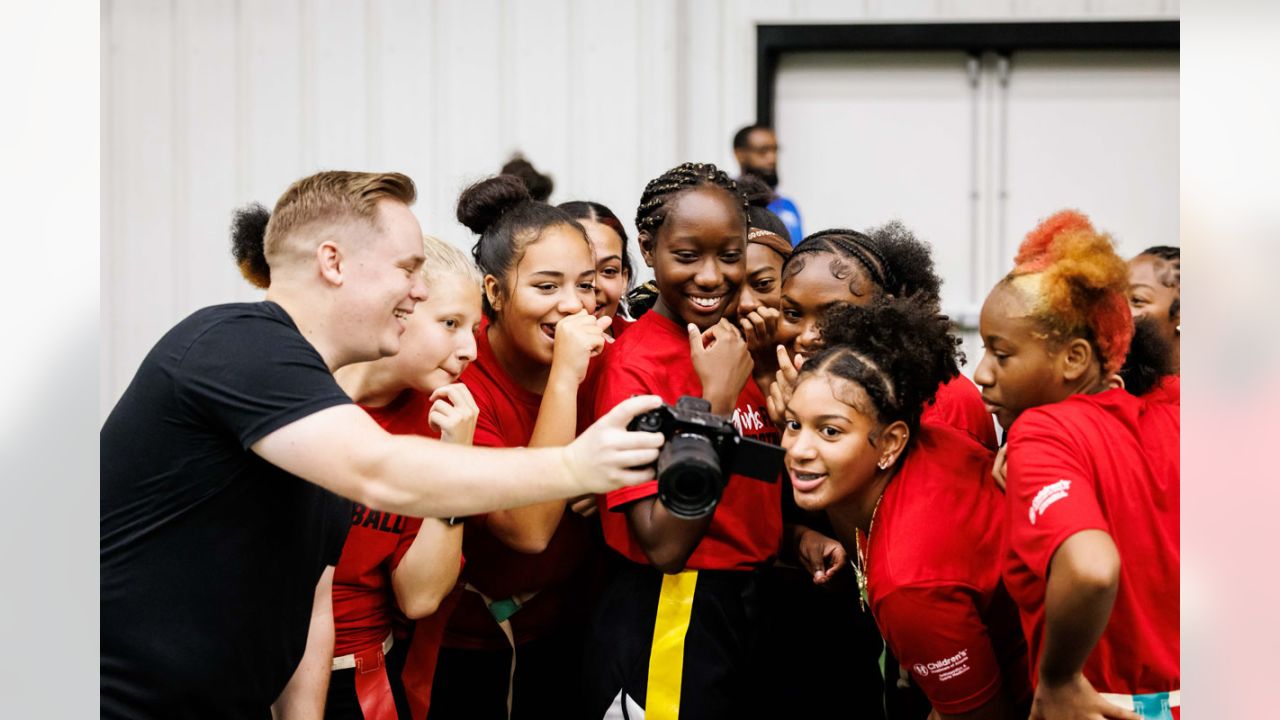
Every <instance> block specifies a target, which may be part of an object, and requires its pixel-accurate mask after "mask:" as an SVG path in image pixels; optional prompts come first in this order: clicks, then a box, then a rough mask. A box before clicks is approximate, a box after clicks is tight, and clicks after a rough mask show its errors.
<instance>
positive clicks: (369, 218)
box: [263, 170, 417, 267]
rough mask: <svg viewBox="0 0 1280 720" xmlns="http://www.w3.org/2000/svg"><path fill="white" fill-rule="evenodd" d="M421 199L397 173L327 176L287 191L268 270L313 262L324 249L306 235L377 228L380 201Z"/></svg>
mask: <svg viewBox="0 0 1280 720" xmlns="http://www.w3.org/2000/svg"><path fill="white" fill-rule="evenodd" d="M416 198H417V189H416V188H415V187H414V185H413V180H411V179H409V176H408V175H404V174H402V173H397V172H390V173H369V172H352V171H348V170H326V171H324V172H318V173H316V174H315V175H310V176H308V177H305V178H302V179H301V180H298V181H297V182H295V183H293V184H292V185H290V186H289V189H288V190H285V191H284V194H283V195H281V196H280V199H279V200H277V201H276V206H275V209H274V210H272V211H271V220H270V221H269V222H268V223H267V230H266V237H265V239H264V242H263V245H264V247H263V249H264V253H265V255H266V259H267V264H268V265H270V266H271V267H280V266H282V265H284V264H287V263H290V262H294V261H299V260H304V259H308V258H310V256H311V255H312V253H314V252H315V248H316V245H317V244H318V243H315V242H307V241H306V240H304V239H303V237H302V235H303V231H305V230H308V229H323V230H330V229H331V228H341V227H342V226H344V225H346V224H348V223H352V222H365V223H368V224H369V225H370V226H373V227H377V226H378V201H379V200H383V199H389V200H397V201H399V202H402V203H404V204H405V205H412V204H413V201H414V200H415V199H416Z"/></svg>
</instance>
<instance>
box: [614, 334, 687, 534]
mask: <svg viewBox="0 0 1280 720" xmlns="http://www.w3.org/2000/svg"><path fill="white" fill-rule="evenodd" d="M663 389H664V388H663V387H661V386H660V385H659V384H658V383H656V382H654V381H653V379H652V378H651V377H650V376H649V373H648V372H646V370H645V368H643V367H641V366H639V365H638V364H636V363H628V362H627V359H626V358H623V357H621V356H618V355H614V356H613V358H612V362H610V363H608V364H607V365H605V367H604V372H602V373H601V378H600V382H599V384H598V385H597V387H596V407H595V417H597V418H598V417H600V416H601V415H604V414H605V413H607V412H609V411H610V410H612V409H613V407H614V406H615V405H617V404H618V403H620V402H622V401H623V400H626V399H627V398H629V397H632V396H634V395H648V394H657V395H662V396H663V398H662V399H663V401H664V402H675V398H669V397H666V395H669V394H670V393H663V392H662V390H663ZM657 494H658V481H657V480H650V481H649V482H644V483H640V484H639V485H632V486H631V487H625V488H622V489H620V490H614V491H613V492H610V493H608V494H606V495H605V500H604V505H605V507H606V508H608V509H609V510H617V509H618V508H620V507H622V506H623V505H626V504H627V503H631V502H635V501H636V500H643V499H644V498H647V497H652V496H654V495H657Z"/></svg>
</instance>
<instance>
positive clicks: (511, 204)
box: [457, 175, 591, 320]
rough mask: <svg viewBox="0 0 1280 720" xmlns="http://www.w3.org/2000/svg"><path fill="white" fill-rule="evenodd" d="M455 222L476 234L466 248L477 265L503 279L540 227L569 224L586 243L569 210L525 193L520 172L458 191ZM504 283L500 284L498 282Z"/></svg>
mask: <svg viewBox="0 0 1280 720" xmlns="http://www.w3.org/2000/svg"><path fill="white" fill-rule="evenodd" d="M457 215H458V222H460V223H462V224H463V225H466V226H467V227H468V228H469V229H470V230H471V232H474V233H475V234H477V235H479V236H480V238H479V239H478V240H476V244H475V245H474V246H472V248H471V256H472V257H473V258H475V261H476V267H478V268H480V272H482V273H484V274H486V275H492V276H494V277H496V278H500V279H505V278H506V277H507V274H508V273H510V272H511V271H512V270H513V269H514V268H515V266H516V265H518V264H519V263H520V258H521V257H523V255H524V249H525V248H527V247H528V246H529V245H531V244H533V243H535V242H537V241H538V240H539V239H540V238H541V237H542V233H543V231H544V230H546V229H547V228H549V227H554V226H556V225H568V226H569V227H571V228H573V229H574V230H577V231H578V233H579V234H580V235H581V236H582V242H584V243H586V244H587V247H588V248H590V247H591V243H590V242H589V241H588V240H587V233H586V231H585V230H583V229H582V225H581V224H579V223H578V221H577V220H574V219H573V218H572V217H571V216H570V215H569V213H567V212H565V211H564V210H561V209H559V208H556V207H552V206H550V205H548V204H546V203H544V202H538V201H537V200H534V199H533V198H532V197H530V196H529V190H528V189H527V188H526V187H525V186H524V183H522V182H520V179H519V178H516V177H513V176H511V175H497V176H494V177H491V178H487V179H485V180H481V181H480V182H478V183H475V184H474V185H472V186H471V187H468V188H467V189H466V190H463V191H462V195H460V196H459V197H458V209H457ZM499 285H500V286H502V287H503V288H504V291H505V284H504V283H499ZM484 313H485V315H486V316H487V317H488V318H489V319H490V320H492V319H494V317H495V313H494V310H493V307H492V306H491V305H490V304H489V298H488V296H487V295H486V296H485V298H484Z"/></svg>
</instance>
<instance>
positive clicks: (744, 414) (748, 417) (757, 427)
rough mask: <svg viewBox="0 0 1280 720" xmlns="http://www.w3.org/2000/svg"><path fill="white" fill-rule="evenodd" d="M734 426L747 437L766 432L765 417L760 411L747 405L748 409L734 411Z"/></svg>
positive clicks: (735, 409)
mask: <svg viewBox="0 0 1280 720" xmlns="http://www.w3.org/2000/svg"><path fill="white" fill-rule="evenodd" d="M733 426H734V427H736V428H738V432H740V433H742V434H744V435H746V434H748V433H758V432H760V431H761V430H764V427H765V426H764V416H762V415H761V414H760V411H759V410H757V409H756V408H754V407H752V406H751V405H750V404H748V405H747V407H746V409H745V410H744V409H742V408H734V409H733Z"/></svg>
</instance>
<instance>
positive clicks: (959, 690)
mask: <svg viewBox="0 0 1280 720" xmlns="http://www.w3.org/2000/svg"><path fill="white" fill-rule="evenodd" d="M875 610H876V621H877V624H878V625H879V626H880V631H881V632H882V633H884V639H885V642H887V643H888V644H889V647H890V648H892V649H893V654H894V655H895V656H897V658H898V663H899V664H900V665H901V666H902V667H904V668H907V669H908V670H909V671H910V672H911V676H912V678H913V679H914V680H915V682H916V684H917V685H919V686H920V689H921V690H923V691H924V694H925V695H926V696H927V697H928V698H929V702H930V703H932V704H933V707H935V708H936V709H937V710H938V712H942V713H947V714H958V713H966V712H971V711H973V710H976V709H978V708H979V707H982V705H983V704H984V703H986V702H987V701H989V700H991V698H993V697H995V695H996V693H997V692H999V691H1000V686H1001V679H1000V663H999V661H998V660H997V659H996V653H995V650H994V649H993V648H992V647H991V638H990V637H989V636H988V634H987V628H986V625H985V624H984V623H983V622H982V618H981V617H980V616H979V615H978V609H977V607H976V606H975V604H974V595H973V591H972V590H971V589H969V588H966V587H963V586H958V585H944V586H932V587H905V588H900V589H898V590H894V591H893V592H891V593H889V594H888V595H886V596H885V597H884V599H883V600H881V601H879V602H877V603H876V607H875Z"/></svg>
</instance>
